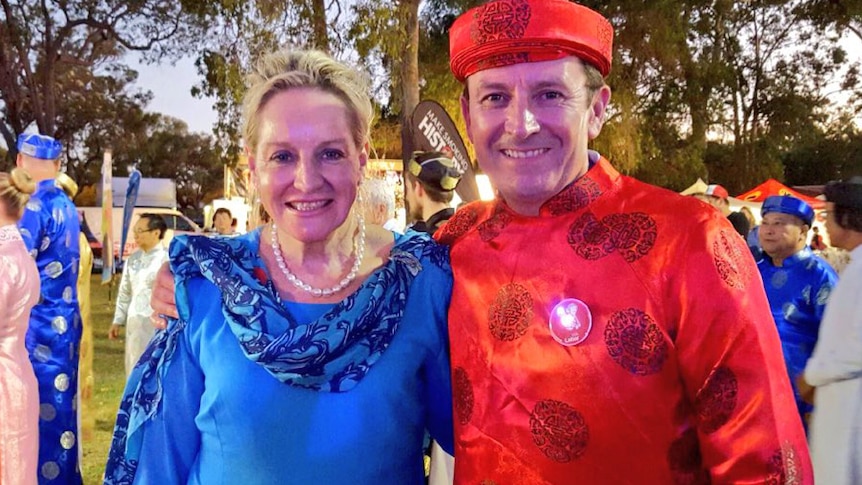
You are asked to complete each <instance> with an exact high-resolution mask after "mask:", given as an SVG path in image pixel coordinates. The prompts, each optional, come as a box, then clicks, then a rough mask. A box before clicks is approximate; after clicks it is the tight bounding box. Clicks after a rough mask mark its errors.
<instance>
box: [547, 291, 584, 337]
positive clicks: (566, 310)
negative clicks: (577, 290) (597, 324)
mask: <svg viewBox="0 0 862 485" xmlns="http://www.w3.org/2000/svg"><path fill="white" fill-rule="evenodd" d="M548 328H549V329H550V331H551V336H552V337H554V340H556V341H557V342H559V343H560V344H561V345H565V346H567V347H572V346H574V345H578V344H579V343H581V342H583V341H584V340H586V339H587V336H589V334H590V330H592V329H593V316H592V314H591V313H590V309H589V307H587V304H586V303H584V302H582V301H581V300H578V299H576V298H566V299H565V300H563V301H561V302H559V303H557V304H556V305H555V306H554V309H553V310H551V318H550V319H549V322H548Z"/></svg>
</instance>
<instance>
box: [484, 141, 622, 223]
mask: <svg viewBox="0 0 862 485" xmlns="http://www.w3.org/2000/svg"><path fill="white" fill-rule="evenodd" d="M587 156H588V159H589V169H588V170H587V173H585V174H584V175H583V176H581V177H580V178H578V179H575V180H574V181H573V182H572V183H570V184H569V185H567V186H565V187H564V188H563V189H562V190H560V191H559V192H558V193H557V194H556V195H554V196H553V197H551V198H550V199H548V200H547V201H545V203H544V204H542V206H541V207H540V208H539V215H538V216H525V215H523V214H518V213H517V212H515V211H514V210H513V209H512V208H511V207H509V204H507V203H506V201H505V200H503V199H498V200H497V202H496V203H495V205H496V207H495V212H508V213H510V214H511V215H513V216H516V217H539V218H543V217H555V216H559V215H563V214H568V213H572V212H577V211H579V210H581V209H583V208H585V207H587V206H588V205H590V204H591V203H592V202H593V201H595V200H596V199H598V198H599V197H601V196H602V194H604V193H605V192H608V191H609V190H611V189H612V188H613V187H614V186H615V185H617V184H618V183H619V180H620V173H619V172H618V171H617V170H616V169H615V168H614V167H613V166H611V164H610V162H609V161H608V160H607V159H606V158H604V157H603V156H601V155H600V154H599V152H596V151H593V150H589V152H588V153H587Z"/></svg>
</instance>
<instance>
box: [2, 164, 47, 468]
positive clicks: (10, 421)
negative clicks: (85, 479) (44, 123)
mask: <svg viewBox="0 0 862 485" xmlns="http://www.w3.org/2000/svg"><path fill="white" fill-rule="evenodd" d="M35 189H36V184H35V182H34V181H33V179H32V178H30V175H28V174H27V172H25V171H24V170H22V169H20V168H16V169H14V170H12V172H11V173H5V172H0V267H2V268H3V273H4V274H3V277H2V278H0V485H34V484H35V483H36V472H37V467H38V458H39V456H38V453H39V388H38V384H37V382H36V375H35V374H34V373H33V366H32V365H30V358H29V357H28V356H27V349H26V348H25V347H24V334H25V333H26V332H27V325H28V322H29V321H30V309H31V308H33V305H35V304H36V302H37V301H38V300H39V286H40V283H39V271H38V270H37V269H36V263H35V262H34V261H33V258H31V257H30V254H29V253H28V252H27V247H26V246H25V245H24V241H23V240H22V239H21V234H20V233H19V232H18V226H17V222H18V219H20V218H21V214H22V213H23V212H24V207H25V205H26V204H27V201H28V200H29V199H30V195H29V194H31V193H33V191H34V190H35Z"/></svg>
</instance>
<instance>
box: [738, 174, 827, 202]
mask: <svg viewBox="0 0 862 485" xmlns="http://www.w3.org/2000/svg"><path fill="white" fill-rule="evenodd" d="M770 195H790V196H793V197H796V198H797V199H802V200H804V201H805V202H807V203H808V204H809V205H810V206H811V207H813V208H815V209H822V208H823V205H824V204H823V201H822V200H820V199H815V198H814V197H809V196H807V195H805V194H802V193H800V192H797V191H795V190H793V189H791V188H790V187H788V186H786V185H784V184H782V183H781V182H779V181H777V180H775V179H769V180H767V181H766V182H763V183H762V184H760V185H758V186H757V187H755V188H753V189H751V190H749V191H748V192H745V193H743V194H739V195H737V196H736V198H737V199H742V200H747V201H750V202H763V201H764V200H766V198H767V197H769V196H770Z"/></svg>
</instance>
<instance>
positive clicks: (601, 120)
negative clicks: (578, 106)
mask: <svg viewBox="0 0 862 485" xmlns="http://www.w3.org/2000/svg"><path fill="white" fill-rule="evenodd" d="M610 102H611V88H609V87H608V86H607V85H605V86H602V87H601V88H600V89H599V90H598V91H596V93H595V94H593V100H592V103H591V104H590V121H589V128H588V130H589V132H588V134H589V137H590V140H593V139H595V138H596V137H598V136H599V133H601V132H602V127H603V126H604V125H605V114H606V113H607V109H608V104H609V103H610Z"/></svg>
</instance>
